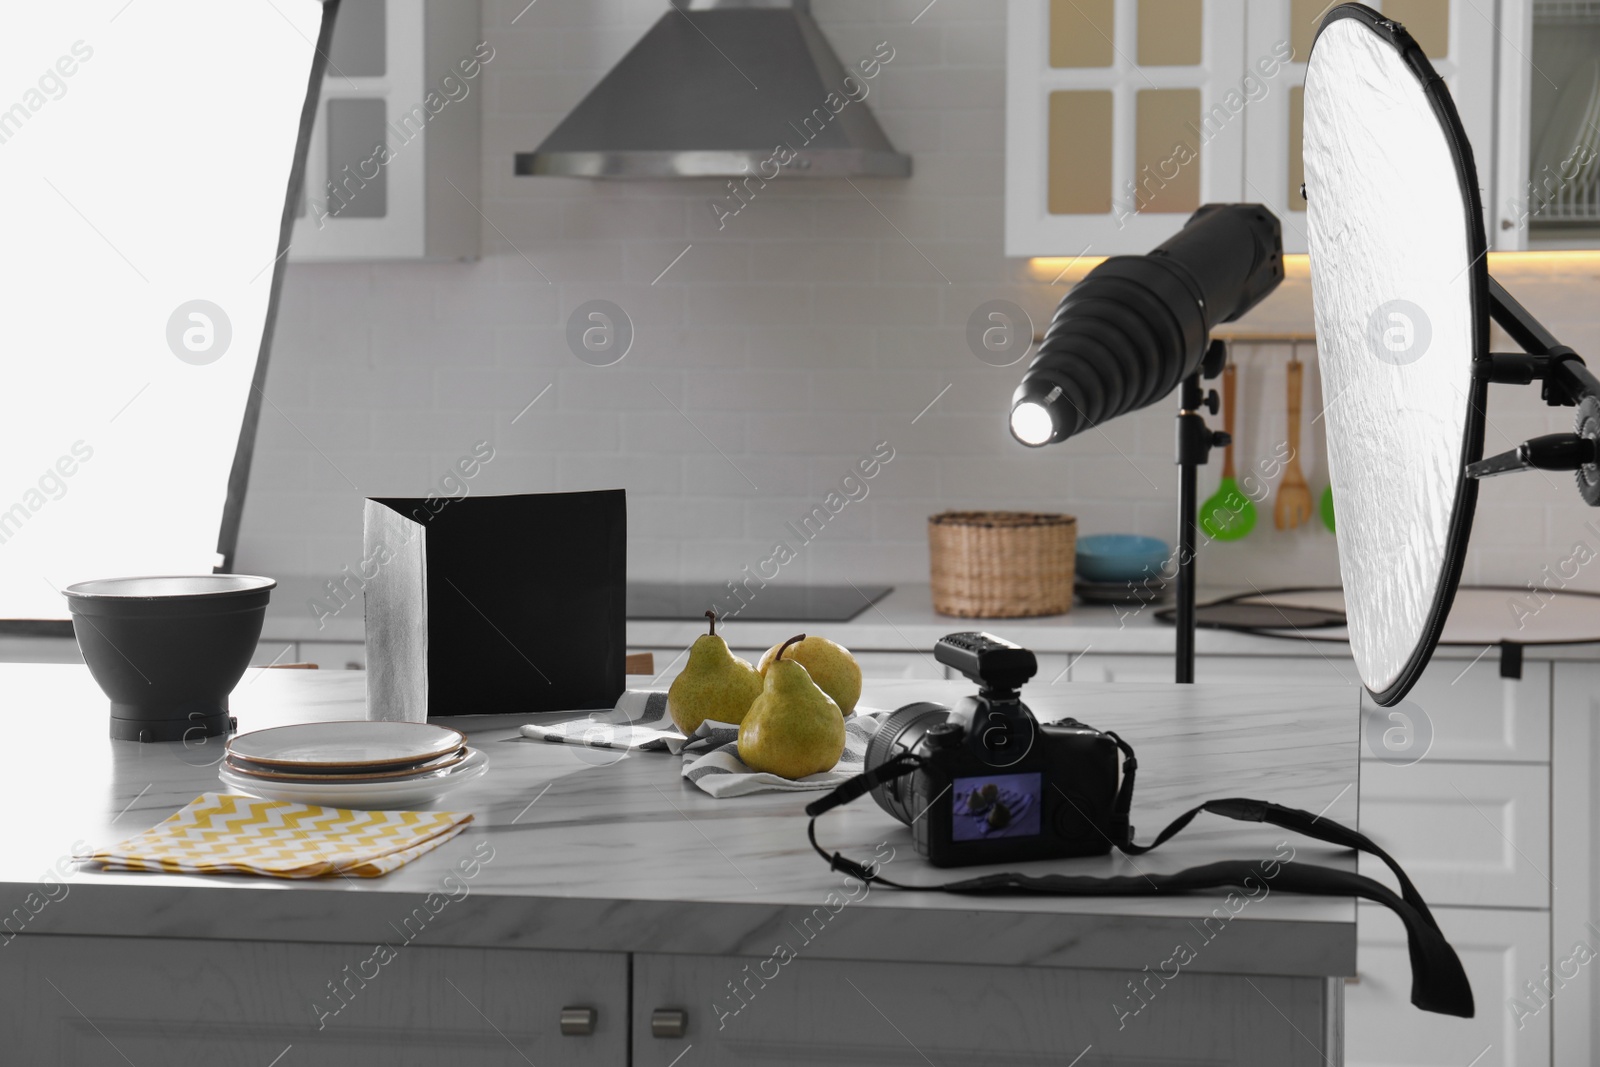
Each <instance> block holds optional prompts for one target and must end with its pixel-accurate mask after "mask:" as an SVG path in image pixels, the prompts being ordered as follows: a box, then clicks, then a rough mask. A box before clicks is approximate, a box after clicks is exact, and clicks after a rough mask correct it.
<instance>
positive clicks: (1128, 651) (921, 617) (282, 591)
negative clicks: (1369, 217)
mask: <svg viewBox="0 0 1600 1067" xmlns="http://www.w3.org/2000/svg"><path fill="white" fill-rule="evenodd" d="M1236 592H1238V590H1228V589H1206V588H1203V589H1201V590H1200V591H1199V600H1200V602H1201V603H1205V602H1207V601H1208V600H1212V599H1217V598H1220V597H1223V596H1227V595H1229V594H1230V593H1236ZM1516 596H1517V593H1516V591H1514V590H1506V591H1501V592H1498V593H1496V594H1494V595H1488V594H1481V593H1480V594H1479V595H1476V596H1473V597H1470V598H1469V597H1461V598H1459V599H1458V601H1457V604H1456V608H1455V610H1454V611H1452V613H1451V617H1450V620H1449V623H1448V624H1447V627H1446V631H1445V639H1446V640H1447V641H1457V642H1460V643H1457V644H1453V645H1449V644H1447V645H1441V646H1440V648H1439V649H1438V651H1437V652H1436V653H1435V656H1436V658H1440V659H1472V658H1474V657H1476V656H1478V655H1480V654H1481V653H1482V652H1483V647H1484V645H1483V640H1484V639H1483V638H1482V635H1483V634H1484V633H1498V632H1502V631H1504V630H1505V629H1506V628H1507V626H1508V621H1509V620H1512V619H1513V618H1514V616H1513V615H1512V613H1511V612H1510V610H1509V608H1510V602H1511V601H1512V600H1513V599H1514V598H1515V597H1516ZM313 597H316V598H318V599H321V600H322V601H323V602H324V603H331V602H333V601H331V599H330V598H329V597H328V596H327V595H326V592H325V590H323V589H322V588H321V587H320V583H318V582H315V581H313V580H312V579H309V578H281V579H279V585H278V588H277V589H276V590H274V591H273V594H272V602H271V604H270V605H269V606H268V608H267V620H266V625H265V626H264V627H263V629H262V635H261V636H262V639H263V640H265V641H344V642H351V641H353V642H359V641H363V640H364V639H365V637H364V635H365V626H364V624H363V621H362V604H361V601H360V599H359V597H356V598H354V599H353V600H352V602H350V603H349V604H348V605H347V606H345V607H344V608H343V609H342V610H340V611H339V613H338V614H336V615H325V616H324V617H323V618H321V619H320V620H319V618H318V617H317V615H316V614H315V613H314V612H313V611H312V610H311V608H310V607H309V603H310V601H311V600H312V599H313ZM1524 599H1527V598H1526V596H1524ZM1297 602H1304V603H1306V604H1310V605H1320V606H1329V607H1335V608H1340V609H1342V607H1343V601H1342V598H1341V597H1340V596H1339V595H1338V594H1337V593H1333V594H1331V595H1330V594H1327V593H1311V594H1305V595H1302V596H1301V597H1299V598H1297ZM1170 603H1171V601H1170V598H1169V600H1168V601H1166V602H1165V603H1162V604H1153V605H1150V606H1147V607H1144V608H1143V609H1140V608H1138V607H1137V606H1133V607H1115V608H1113V607H1098V606H1092V605H1086V604H1076V605H1074V606H1073V608H1072V610H1071V611H1070V612H1069V613H1067V614H1065V615H1051V616H1047V617H1044V618H1035V619H958V618H954V617H952V616H948V615H940V614H938V613H937V612H935V611H934V610H933V594H932V591H931V589H930V588H929V586H928V585H927V584H926V583H920V584H919V583H907V584H902V585H899V586H896V587H895V589H894V591H893V592H891V593H890V594H889V595H888V596H886V597H884V598H883V599H882V600H880V601H878V602H877V603H876V604H873V605H872V606H870V607H868V608H867V609H866V610H865V611H863V612H862V613H861V614H859V615H857V616H856V617H855V618H854V619H851V620H850V621H849V622H827V623H815V624H812V625H813V627H814V629H815V630H816V631H817V632H818V633H822V634H824V635H826V636H828V637H830V638H832V639H834V640H836V641H838V642H840V643H841V644H843V645H845V646H846V647H848V648H850V649H852V650H855V651H863V652H865V651H894V652H907V651H916V652H927V651H929V650H931V649H932V648H933V644H934V642H935V641H937V640H938V639H939V638H941V637H943V636H944V635H945V634H947V633H953V632H955V631H957V630H964V629H965V630H985V629H986V630H991V631H993V632H996V633H999V634H1001V635H1002V636H1004V637H1006V638H1008V639H1009V640H1012V641H1016V642H1018V643H1019V644H1024V645H1027V646H1028V647H1029V648H1032V649H1033V650H1034V651H1035V652H1041V653H1065V654H1069V655H1077V654H1079V653H1083V652H1086V651H1090V650H1092V651H1093V652H1095V653H1096V654H1099V655H1161V656H1171V655H1172V653H1173V644H1174V640H1175V638H1174V634H1173V628H1172V626H1171V625H1170V624H1168V623H1164V622H1161V621H1160V620H1158V619H1157V618H1156V612H1157V610H1159V609H1160V608H1162V607H1166V606H1169V605H1170ZM1564 607H1565V610H1563V611H1560V612H1557V611H1555V610H1541V611H1539V612H1538V613H1537V614H1536V615H1533V616H1532V621H1533V622H1534V623H1535V624H1536V627H1537V629H1535V630H1529V631H1528V633H1527V639H1533V638H1534V637H1535V636H1536V635H1543V636H1546V637H1548V636H1551V635H1559V634H1561V633H1564V632H1568V631H1584V632H1586V633H1600V600H1587V601H1572V602H1571V603H1570V604H1567V605H1564ZM1558 616H1559V617H1558ZM704 625H705V624H704V622H703V621H702V620H699V619H686V620H684V621H682V622H673V621H667V620H653V619H631V620H629V621H628V627H627V634H628V646H629V647H630V648H637V649H687V648H688V647H689V645H690V643H692V642H693V641H694V639H695V638H696V637H698V636H699V635H700V634H701V633H704V632H705V631H704ZM801 628H803V624H800V623H796V622H745V621H742V620H740V619H738V618H732V619H728V620H726V621H725V622H724V623H722V624H721V625H720V626H719V632H721V633H722V634H723V635H724V636H725V637H726V638H727V639H728V643H729V644H730V645H732V646H734V647H735V648H738V649H741V650H744V651H750V652H762V651H765V650H766V649H768V648H771V647H772V646H773V645H775V644H777V643H779V642H780V641H782V640H784V639H785V638H787V637H789V636H791V635H793V634H794V633H796V632H798V630H799V629H801ZM1343 634H1344V630H1343V628H1342V627H1341V628H1332V629H1328V630H1324V631H1317V632H1316V633H1315V636H1316V637H1317V638H1318V640H1316V641H1315V642H1308V641H1306V640H1305V639H1303V638H1298V637H1295V636H1293V635H1288V636H1285V637H1265V636H1260V635H1257V634H1248V633H1239V632H1236V631H1228V630H1215V629H1201V630H1200V631H1199V632H1198V633H1197V634H1196V635H1195V648H1196V651H1197V652H1198V653H1199V654H1200V655H1203V656H1205V655H1218V656H1222V655H1232V656H1316V657H1326V656H1347V655H1349V646H1348V645H1347V644H1346V643H1345V642H1344V641H1343V640H1341V638H1342V636H1343ZM1597 647H1600V646H1596V645H1594V644H1581V645H1529V646H1527V648H1526V649H1525V652H1524V654H1525V656H1526V657H1527V658H1529V659H1535V660H1565V659H1580V660H1593V659H1594V658H1595V657H1596V655H1597ZM662 666H663V665H662V664H661V663H659V662H658V663H657V667H658V668H660V667H662Z"/></svg>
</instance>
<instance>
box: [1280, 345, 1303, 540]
mask: <svg viewBox="0 0 1600 1067" xmlns="http://www.w3.org/2000/svg"><path fill="white" fill-rule="evenodd" d="M1296 354H1297V346H1296V345H1295V344H1294V343H1293V342H1291V343H1290V345H1289V366H1288V374H1287V377H1288V381H1289V462H1288V464H1287V465H1286V466H1285V467H1284V469H1283V481H1281V482H1279V483H1278V499H1277V501H1276V502H1275V504H1274V506H1273V509H1272V519H1273V522H1274V523H1275V524H1276V525H1277V527H1278V529H1280V530H1284V529H1291V530H1292V529H1294V528H1296V527H1298V526H1300V525H1302V524H1304V523H1307V522H1310V521H1311V487H1310V486H1309V485H1307V484H1306V476H1305V474H1304V473H1303V472H1302V471H1301V470H1300V383H1301V376H1302V372H1303V371H1304V369H1305V367H1304V364H1302V363H1301V362H1300V360H1299V359H1297V358H1295V357H1296Z"/></svg>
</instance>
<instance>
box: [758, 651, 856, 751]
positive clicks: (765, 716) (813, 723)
mask: <svg viewBox="0 0 1600 1067" xmlns="http://www.w3.org/2000/svg"><path fill="white" fill-rule="evenodd" d="M805 637H806V635H805V634H799V635H797V636H795V637H791V638H789V640H787V641H785V642H784V643H783V644H781V645H779V646H778V649H777V652H776V653H775V654H774V655H773V657H772V662H771V663H768V664H767V672H766V676H765V684H764V685H763V686H762V689H761V695H760V696H758V697H756V701H755V703H754V704H751V705H750V711H749V713H748V714H747V715H745V717H744V722H742V723H740V724H739V758H740V759H741V760H743V761H744V763H745V766H747V767H749V768H750V769H751V770H755V771H765V772H767V773H768V774H776V775H778V776H779V777H781V778H789V779H795V778H804V777H805V776H806V775H808V774H817V773H819V772H821V771H830V770H832V769H833V768H834V767H835V766H836V765H837V764H838V762H839V757H840V756H842V755H844V714H843V713H842V712H840V710H839V705H838V704H836V703H834V701H833V698H832V697H830V696H829V695H828V694H827V693H824V692H823V691H822V690H821V689H820V688H819V687H818V686H817V683H816V682H813V681H812V680H811V675H810V674H809V673H807V671H806V669H805V667H803V666H801V665H800V664H799V663H798V662H797V661H795V660H792V659H785V658H784V653H785V652H787V651H788V650H789V648H790V646H792V645H795V644H798V643H799V642H801V641H804V640H805Z"/></svg>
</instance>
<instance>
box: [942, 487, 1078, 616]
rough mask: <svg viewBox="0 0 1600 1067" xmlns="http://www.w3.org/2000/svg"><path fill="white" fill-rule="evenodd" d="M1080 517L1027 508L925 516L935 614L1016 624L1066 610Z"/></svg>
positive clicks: (1069, 602)
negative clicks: (1034, 616)
mask: <svg viewBox="0 0 1600 1067" xmlns="http://www.w3.org/2000/svg"><path fill="white" fill-rule="evenodd" d="M1077 544H1078V520H1077V519H1075V518H1073V517H1072V516H1071V515H1040V514H1035V513H1033V512H1027V511H946V512H944V513H943V514H940V515H934V516H932V517H931V518H929V519H928V549H929V559H930V563H931V564H932V569H933V610H935V611H937V612H939V613H940V614H941V615H956V616H959V617H962V618H984V619H1014V618H1020V617H1022V616H1027V615H1063V614H1065V613H1067V612H1068V611H1071V610H1072V569H1073V553H1074V552H1075V551H1076V549H1077Z"/></svg>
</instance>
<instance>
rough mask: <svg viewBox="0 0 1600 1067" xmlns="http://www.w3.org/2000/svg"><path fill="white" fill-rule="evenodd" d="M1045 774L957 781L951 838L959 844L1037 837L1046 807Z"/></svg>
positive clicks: (990, 776) (998, 775)
mask: <svg viewBox="0 0 1600 1067" xmlns="http://www.w3.org/2000/svg"><path fill="white" fill-rule="evenodd" d="M1043 777H1044V776H1043V775H1041V774H1037V773H1035V774H988V775H984V776H982V777H975V778H957V779H956V780H955V785H954V787H953V789H952V792H953V793H954V800H953V802H952V803H953V809H952V811H951V815H950V836H951V838H952V839H953V840H956V841H987V840H989V839H990V838H995V837H1037V836H1038V834H1039V812H1040V809H1041V808H1042V807H1043V806H1044V782H1043Z"/></svg>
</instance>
